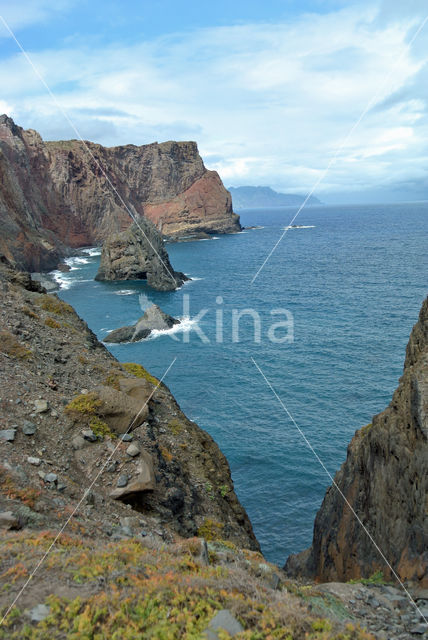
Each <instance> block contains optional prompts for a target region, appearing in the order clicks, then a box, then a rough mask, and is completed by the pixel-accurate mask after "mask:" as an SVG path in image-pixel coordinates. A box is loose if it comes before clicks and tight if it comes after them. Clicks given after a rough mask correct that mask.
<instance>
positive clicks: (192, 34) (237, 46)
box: [0, 0, 428, 202]
mask: <svg viewBox="0 0 428 640" xmlns="http://www.w3.org/2000/svg"><path fill="white" fill-rule="evenodd" d="M0 14H1V15H2V16H3V18H4V19H5V20H6V22H7V24H8V25H9V27H10V29H11V30H12V31H13V33H14V34H15V36H16V38H17V39H18V40H19V42H20V43H21V45H22V46H23V48H24V49H25V50H26V52H27V53H28V55H29V57H30V59H31V61H32V62H33V64H34V65H35V67H36V68H37V69H38V70H39V72H40V74H41V75H42V76H43V78H44V79H45V81H46V83H47V84H48V86H49V87H50V89H51V90H52V92H53V93H54V94H55V97H56V99H57V101H58V103H59V104H60V105H61V107H62V108H63V109H64V110H65V111H66V113H67V114H68V116H69V117H70V119H71V120H72V121H73V123H74V124H75V126H76V128H77V129H78V130H79V132H80V134H81V135H82V137H84V138H87V139H91V140H94V141H97V142H100V143H102V144H106V145H118V144H126V143H134V144H145V143H149V142H153V141H156V140H157V141H159V142H160V141H164V140H170V139H176V140H188V139H192V140H196V141H197V142H198V144H199V149H200V152H201V154H202V156H203V158H204V161H205V164H206V165H207V167H208V168H212V169H217V170H218V171H219V173H220V175H221V177H222V179H223V181H224V182H225V184H226V185H227V186H240V185H268V186H271V187H273V188H274V189H277V190H279V191H285V192H289V193H306V192H308V191H309V190H310V189H311V188H312V187H313V185H314V184H315V182H316V181H317V180H318V178H319V177H320V176H322V175H323V172H324V169H325V167H326V166H327V165H328V164H329V162H330V160H331V158H332V157H333V156H334V154H335V153H336V154H337V157H336V160H335V162H334V163H333V165H332V166H331V168H330V169H329V171H328V173H327V175H326V176H325V177H324V179H323V181H322V182H321V183H320V184H319V186H318V187H317V189H316V192H315V195H318V196H319V197H320V198H321V199H322V200H324V201H325V202H369V201H400V200H418V199H428V21H427V23H426V24H425V26H424V27H423V29H422V30H421V31H420V33H419V35H418V36H417V37H416V39H415V40H414V41H413V42H412V38H413V37H414V35H415V33H416V32H417V30H418V29H419V28H420V26H421V24H422V23H423V21H424V20H425V19H426V17H427V14H428V4H427V2H426V0H406V2H403V1H402V0H370V1H362V0H361V1H356V2H353V1H352V0H351V1H344V0H264V1H261V0H233V2H232V1H231V0H217V1H216V2H215V3H204V2H200V1H199V2H195V1H193V0H192V1H191V0H180V1H179V0H140V1H137V0H127V2H125V3H124V2H118V1H117V0H116V2H114V1H113V0H103V1H102V2H101V1H100V0H56V1H55V3H53V2H51V0H20V2H19V3H15V4H14V5H12V3H11V2H10V0H7V1H4V0H0ZM0 56H1V65H0V85H1V87H2V93H1V95H0V112H6V113H8V114H9V115H11V116H12V117H13V118H14V119H15V121H16V122H17V123H18V124H20V125H21V126H24V127H25V128H34V129H37V130H38V131H39V132H40V133H41V134H42V136H43V137H44V138H45V139H58V138H72V137H76V135H75V133H74V132H73V130H72V129H71V127H70V125H69V123H68V122H67V120H66V119H65V118H64V116H63V114H62V113H61V111H60V109H58V106H57V105H56V104H55V102H54V101H53V100H52V98H51V97H50V96H49V94H48V92H47V90H46V88H45V87H44V86H43V84H42V83H41V82H40V79H39V78H38V77H37V75H36V74H35V73H34V70H33V69H32V68H31V66H30V64H29V63H28V61H27V60H26V59H25V57H24V56H23V54H22V53H21V52H20V50H19V48H18V45H17V44H16V42H15V41H14V40H13V39H12V38H11V36H10V34H9V33H8V32H7V30H6V28H5V27H4V26H3V25H0ZM368 106H369V109H368V110H367V113H366V115H365V116H364V118H363V119H362V121H361V122H360V124H359V125H358V126H357V127H356V128H355V130H354V131H353V132H352V134H351V135H350V136H349V135H348V134H349V132H350V131H351V129H352V127H353V125H354V124H355V123H356V122H357V121H358V119H359V118H360V116H361V114H362V113H363V112H364V111H365V110H366V109H367V107H368ZM343 141H345V144H344V145H343ZM341 145H343V146H341ZM338 149H339V151H338Z"/></svg>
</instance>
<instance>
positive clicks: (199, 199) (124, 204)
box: [0, 115, 240, 271]
mask: <svg viewBox="0 0 428 640" xmlns="http://www.w3.org/2000/svg"><path fill="white" fill-rule="evenodd" d="M0 184H1V191H0V224H1V227H2V231H3V233H2V236H1V238H0V253H2V254H3V255H5V256H6V257H7V258H8V259H9V260H10V261H12V262H13V263H15V264H17V265H18V266H20V267H21V268H27V269H30V270H31V271H41V270H45V269H52V268H55V267H56V265H57V264H58V262H59V261H60V259H61V258H62V257H64V256H66V255H68V253H69V248H70V247H72V248H73V247H74V248H75V247H81V246H85V245H87V246H88V245H98V244H102V243H103V242H104V240H105V239H106V238H107V237H108V236H110V235H111V234H113V233H118V232H121V231H124V230H125V229H127V228H128V227H129V226H130V224H131V222H132V220H131V217H130V215H129V212H128V210H127V209H129V211H131V213H132V214H133V215H134V216H136V217H139V216H146V217H147V218H148V219H150V220H152V221H153V222H154V223H155V225H156V226H157V227H158V229H159V230H161V231H162V233H164V234H165V235H168V236H171V235H172V236H174V235H188V234H189V233H192V234H193V233H194V232H195V229H197V230H199V231H201V232H208V233H226V232H227V233H228V232H232V231H239V229H240V225H239V218H238V216H235V215H234V214H233V213H232V207H231V197H230V194H229V193H228V192H227V191H226V189H225V188H224V186H223V184H222V183H221V180H220V178H219V177H218V175H217V174H216V173H215V172H212V171H207V169H206V168H205V167H204V164H203V162H202V159H201V157H200V156H199V153H198V148H197V145H196V143H195V142H164V143H161V144H158V143H157V142H156V143H153V144H148V145H143V146H139V147H137V146H135V145H125V146H120V147H111V148H106V147H103V146H101V145H99V144H95V143H92V142H87V143H85V144H84V143H83V142H81V141H79V140H68V141H59V142H44V141H43V140H42V138H41V137H40V135H39V134H38V133H37V132H36V131H33V130H32V129H29V130H24V129H22V128H21V127H18V126H17V125H15V123H14V122H13V120H12V119H11V118H9V117H8V116H6V115H3V116H0Z"/></svg>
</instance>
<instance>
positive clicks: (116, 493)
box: [110, 451, 156, 500]
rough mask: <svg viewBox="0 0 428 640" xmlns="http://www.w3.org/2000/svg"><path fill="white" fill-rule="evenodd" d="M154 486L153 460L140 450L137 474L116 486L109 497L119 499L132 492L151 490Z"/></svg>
mask: <svg viewBox="0 0 428 640" xmlns="http://www.w3.org/2000/svg"><path fill="white" fill-rule="evenodd" d="M155 486H156V479H155V472H154V468H153V460H152V457H151V455H150V454H148V453H147V452H146V451H141V453H140V457H139V462H138V467H137V475H136V476H134V477H133V478H132V480H131V481H130V482H128V483H127V485H126V486H125V487H119V486H118V487H117V488H116V489H113V491H112V492H111V493H110V497H111V498H113V499H114V500H120V499H121V498H125V497H127V496H129V495H131V494H134V493H142V492H143V491H153V490H154V489H155Z"/></svg>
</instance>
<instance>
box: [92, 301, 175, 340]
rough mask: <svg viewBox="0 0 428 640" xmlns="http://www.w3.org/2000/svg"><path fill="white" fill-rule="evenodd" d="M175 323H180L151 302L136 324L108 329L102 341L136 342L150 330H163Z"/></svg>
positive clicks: (145, 336) (146, 335)
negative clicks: (112, 329) (108, 331)
mask: <svg viewBox="0 0 428 640" xmlns="http://www.w3.org/2000/svg"><path fill="white" fill-rule="evenodd" d="M177 324H180V321H179V320H177V319H176V318H173V317H172V316H169V315H168V314H167V313H164V312H163V311H162V309H161V308H160V307H158V305H157V304H153V305H152V306H151V307H149V308H148V309H147V310H146V311H145V312H144V315H143V316H141V318H140V319H139V320H138V322H137V323H136V324H134V325H132V326H129V327H120V328H119V329H115V330H114V331H110V333H109V334H108V335H107V336H106V338H105V339H104V342H113V343H117V342H138V341H139V340H144V339H145V338H148V337H149V336H150V334H151V332H152V331H165V330H167V329H171V328H172V327H173V326H174V325H177Z"/></svg>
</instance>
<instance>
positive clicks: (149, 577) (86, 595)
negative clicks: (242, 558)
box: [0, 532, 372, 640]
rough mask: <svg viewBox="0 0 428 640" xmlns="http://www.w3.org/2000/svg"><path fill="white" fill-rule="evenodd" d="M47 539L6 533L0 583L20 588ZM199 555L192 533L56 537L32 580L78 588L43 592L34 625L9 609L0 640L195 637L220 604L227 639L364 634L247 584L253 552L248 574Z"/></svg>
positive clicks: (357, 639)
mask: <svg viewBox="0 0 428 640" xmlns="http://www.w3.org/2000/svg"><path fill="white" fill-rule="evenodd" d="M54 536H55V533H50V532H42V533H38V534H35V533H31V534H29V533H28V532H26V533H21V532H20V533H17V534H9V535H6V536H5V538H4V539H3V541H2V546H1V548H0V566H1V567H2V569H1V571H2V573H1V575H0V579H1V581H2V584H7V585H9V587H10V586H11V585H13V588H14V590H15V591H16V590H17V589H19V588H21V587H22V585H23V584H24V583H25V581H26V580H27V579H28V576H29V575H30V573H31V570H32V569H33V568H34V564H35V560H36V559H37V558H40V557H41V556H42V555H43V554H44V553H45V552H46V551H47V550H48V549H49V546H50V545H51V543H52V541H53V539H54ZM237 553H242V552H240V551H239V550H237ZM199 554H200V542H199V541H198V540H195V539H191V540H184V541H181V542H180V543H177V544H174V545H173V546H171V547H163V548H162V549H151V548H150V547H145V546H144V544H143V543H142V542H141V541H138V540H136V539H130V540H123V541H120V542H114V543H109V544H107V543H104V544H102V543H97V542H96V541H94V540H93V539H91V541H90V543H89V544H88V540H86V539H82V538H80V537H78V536H70V535H65V534H62V535H61V536H60V538H59V539H58V541H57V543H56V545H55V549H54V551H53V552H52V553H50V554H49V556H48V557H47V559H46V562H45V564H44V566H43V572H41V573H40V576H41V578H39V580H40V579H41V580H42V581H45V584H44V585H43V586H44V587H45V588H46V586H47V585H49V589H50V590H51V591H52V592H53V593H55V592H57V591H58V586H59V584H60V583H62V582H70V583H74V584H80V585H82V587H84V588H83V589H82V591H81V595H79V596H78V597H76V598H66V597H60V596H57V595H50V596H49V597H48V598H46V600H45V604H46V605H48V606H49V608H50V614H49V615H48V617H47V618H45V620H43V621H42V622H39V623H38V624H30V623H29V621H28V617H27V616H26V615H25V613H24V611H23V610H21V609H19V608H18V607H14V608H13V609H12V611H11V613H10V614H9V615H8V617H7V618H6V620H5V622H4V624H3V625H2V626H1V627H0V640H6V639H7V640H47V639H48V638H49V640H59V639H67V640H104V639H106V638H109V639H111V640H138V639H140V638H147V639H148V640H180V639H183V640H202V638H203V635H202V633H203V631H204V630H205V629H206V627H207V626H208V624H209V622H210V621H211V619H212V618H213V616H214V615H215V614H216V612H217V611H219V610H220V609H229V610H230V611H231V612H232V613H233V615H235V616H236V618H237V619H238V620H239V621H240V623H241V624H242V626H243V627H244V631H243V632H241V633H239V634H237V635H236V636H235V637H236V640H369V639H370V638H372V636H370V634H367V633H365V632H362V631H361V630H359V629H356V628H354V627H353V626H352V625H348V627H347V628H346V631H344V632H337V631H334V628H333V627H334V624H333V623H332V622H331V621H330V620H327V619H324V618H315V617H313V616H311V614H310V613H309V612H308V611H307V609H306V608H302V609H300V607H299V600H298V599H297V598H295V597H294V596H292V595H290V594H289V593H287V592H286V591H283V592H282V593H281V594H280V593H279V592H277V595H276V596H275V597H273V593H272V591H271V590H270V589H266V588H263V587H261V585H259V586H257V587H256V585H255V584H254V585H253V584H252V577H251V576H252V575H256V571H257V567H258V565H259V563H260V554H257V553H253V552H249V551H247V552H245V554H246V556H248V566H249V568H248V573H247V572H243V571H239V572H236V571H235V570H234V569H232V568H226V567H223V566H211V565H210V566H205V565H204V564H203V563H201V562H200V561H199V559H198V556H199ZM253 564H254V574H251V570H252V569H251V567H252V565H253ZM100 578H102V582H101V583H100V582H99V579H100ZM100 584H102V585H103V586H101V587H100ZM43 590H44V589H43ZM18 604H19V603H18ZM6 608H7V605H4V606H3V608H2V610H1V611H0V615H1V614H3V613H4V612H5V611H6ZM220 637H221V638H222V640H226V638H227V637H228V636H227V634H224V635H221V636H220Z"/></svg>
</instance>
